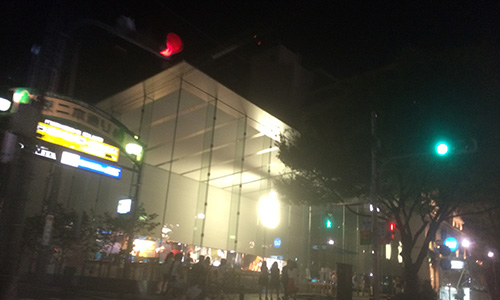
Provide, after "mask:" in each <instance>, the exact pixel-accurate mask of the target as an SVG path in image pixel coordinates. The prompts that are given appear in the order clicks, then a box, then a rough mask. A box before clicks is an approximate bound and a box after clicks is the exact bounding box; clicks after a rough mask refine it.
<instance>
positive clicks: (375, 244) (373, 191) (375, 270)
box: [370, 112, 380, 300]
mask: <svg viewBox="0 0 500 300" xmlns="http://www.w3.org/2000/svg"><path fill="white" fill-rule="evenodd" d="M371 136H372V143H371V153H372V174H371V188H370V201H371V204H372V215H371V220H372V256H373V260H372V261H373V282H372V286H373V300H379V281H380V280H379V278H380V274H379V253H378V252H379V251H378V248H379V247H378V221H377V219H378V218H377V183H378V176H377V152H378V139H377V114H376V113H375V112H372V113H371Z"/></svg>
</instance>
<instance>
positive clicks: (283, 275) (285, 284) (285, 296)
mask: <svg viewBox="0 0 500 300" xmlns="http://www.w3.org/2000/svg"><path fill="white" fill-rule="evenodd" d="M291 263H292V261H291V260H287V262H286V265H285V266H284V267H283V268H282V269H281V285H282V286H283V300H288V285H289V283H288V281H289V279H290V278H289V277H288V268H290V266H291Z"/></svg>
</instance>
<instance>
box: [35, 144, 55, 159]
mask: <svg viewBox="0 0 500 300" xmlns="http://www.w3.org/2000/svg"><path fill="white" fill-rule="evenodd" d="M35 154H36V155H38V156H42V157H45V158H49V159H52V160H57V155H56V153H55V152H53V151H50V149H49V148H47V147H44V146H39V145H36V149H35Z"/></svg>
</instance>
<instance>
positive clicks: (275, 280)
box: [269, 262, 281, 300]
mask: <svg viewBox="0 0 500 300" xmlns="http://www.w3.org/2000/svg"><path fill="white" fill-rule="evenodd" d="M280 288H281V283H280V269H279V268H278V263H277V262H274V263H273V265H272V266H271V279H270V280H269V290H270V294H271V300H273V292H276V299H277V300H279V299H280Z"/></svg>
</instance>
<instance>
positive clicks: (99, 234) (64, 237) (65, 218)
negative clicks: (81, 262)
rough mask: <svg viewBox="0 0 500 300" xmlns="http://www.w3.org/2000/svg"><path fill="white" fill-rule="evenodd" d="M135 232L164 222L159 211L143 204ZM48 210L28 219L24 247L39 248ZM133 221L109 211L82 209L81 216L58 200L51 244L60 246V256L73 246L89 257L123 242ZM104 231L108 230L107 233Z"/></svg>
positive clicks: (138, 210)
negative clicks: (151, 212) (152, 210)
mask: <svg viewBox="0 0 500 300" xmlns="http://www.w3.org/2000/svg"><path fill="white" fill-rule="evenodd" d="M136 216H137V217H136V222H134V223H133V224H134V228H133V230H134V233H135V234H136V235H146V236H147V235H149V234H151V232H152V231H153V230H154V229H155V228H156V227H157V226H158V225H159V224H160V223H159V222H155V219H156V218H157V216H158V215H157V214H148V213H147V212H146V210H145V208H144V207H143V205H139V207H138V208H137V214H136ZM45 218H46V215H45V214H38V215H35V216H32V217H29V218H27V219H26V221H25V225H24V233H23V236H24V237H25V238H24V239H23V249H27V250H30V249H38V250H39V248H40V245H41V239H42V235H43V230H44V226H45ZM131 224H132V222H131V220H130V218H129V217H128V216H127V215H112V214H110V213H108V212H105V213H104V214H102V215H97V216H96V215H94V213H93V212H92V214H91V216H89V215H88V214H87V213H85V212H84V213H82V214H81V216H79V215H78V213H77V212H76V211H74V210H71V209H67V208H65V207H64V206H62V205H61V204H57V205H56V208H55V210H54V222H53V225H52V239H51V244H50V247H51V248H52V249H57V252H58V253H60V254H61V255H60V257H59V258H60V259H61V260H62V259H64V257H65V254H66V253H67V252H69V249H78V250H79V251H80V252H81V253H83V254H84V256H85V257H86V258H87V259H90V258H93V257H94V255H95V254H96V253H97V252H98V251H100V250H102V249H103V247H106V246H110V245H113V244H114V243H115V242H121V243H123V242H124V240H123V237H124V234H125V233H126V232H128V231H129V230H130V226H131ZM103 233H104V234H103Z"/></svg>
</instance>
